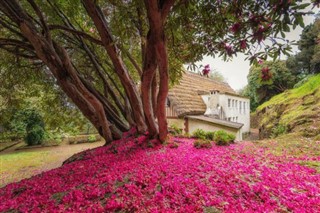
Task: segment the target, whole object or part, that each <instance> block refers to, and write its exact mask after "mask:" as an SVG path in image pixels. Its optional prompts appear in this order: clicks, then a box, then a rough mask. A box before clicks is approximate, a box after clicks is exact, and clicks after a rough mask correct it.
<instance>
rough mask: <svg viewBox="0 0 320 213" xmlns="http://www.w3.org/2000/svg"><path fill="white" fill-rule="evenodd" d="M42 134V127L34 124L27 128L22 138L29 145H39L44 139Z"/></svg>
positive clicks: (43, 133)
mask: <svg viewBox="0 0 320 213" xmlns="http://www.w3.org/2000/svg"><path fill="white" fill-rule="evenodd" d="M44 135H45V131H44V128H43V127H42V126H40V125H37V124H36V125H33V126H30V127H29V128H28V130H27V135H26V137H25V138H24V140H25V142H26V143H27V144H28V145H29V146H32V145H40V144H42V143H43V141H44Z"/></svg>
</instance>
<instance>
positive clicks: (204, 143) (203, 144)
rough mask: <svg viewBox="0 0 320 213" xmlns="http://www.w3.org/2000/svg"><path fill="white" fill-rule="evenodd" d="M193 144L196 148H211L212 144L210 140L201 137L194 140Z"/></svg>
mask: <svg viewBox="0 0 320 213" xmlns="http://www.w3.org/2000/svg"><path fill="white" fill-rule="evenodd" d="M193 146H194V147H195V148H197V149H201V148H207V149H208V148H211V147H212V144H211V141H209V140H203V139H200V140H196V141H195V142H193Z"/></svg>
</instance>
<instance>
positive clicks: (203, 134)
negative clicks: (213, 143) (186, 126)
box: [192, 129, 207, 140]
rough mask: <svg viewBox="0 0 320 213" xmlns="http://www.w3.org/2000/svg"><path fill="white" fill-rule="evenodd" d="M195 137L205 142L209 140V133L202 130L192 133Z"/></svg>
mask: <svg viewBox="0 0 320 213" xmlns="http://www.w3.org/2000/svg"><path fill="white" fill-rule="evenodd" d="M192 135H193V137H195V138H198V139H202V140H205V139H206V138H207V133H206V132H205V131H204V130H202V129H197V130H196V131H194V132H193V133H192Z"/></svg>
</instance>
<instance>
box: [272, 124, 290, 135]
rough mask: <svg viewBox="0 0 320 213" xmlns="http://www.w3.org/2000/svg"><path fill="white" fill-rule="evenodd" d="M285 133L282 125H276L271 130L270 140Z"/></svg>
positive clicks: (284, 127)
mask: <svg viewBox="0 0 320 213" xmlns="http://www.w3.org/2000/svg"><path fill="white" fill-rule="evenodd" d="M286 132H287V127H286V126H285V125H283V124H278V125H276V126H275V127H273V128H272V130H271V138H276V137H278V136H280V135H283V134H285V133H286Z"/></svg>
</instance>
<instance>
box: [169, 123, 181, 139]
mask: <svg viewBox="0 0 320 213" xmlns="http://www.w3.org/2000/svg"><path fill="white" fill-rule="evenodd" d="M169 132H170V133H171V134H172V135H175V136H177V135H181V134H182V129H180V128H179V127H178V126H177V125H175V124H171V125H170V128H169Z"/></svg>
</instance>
